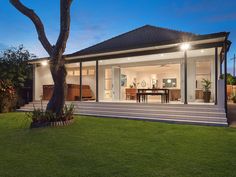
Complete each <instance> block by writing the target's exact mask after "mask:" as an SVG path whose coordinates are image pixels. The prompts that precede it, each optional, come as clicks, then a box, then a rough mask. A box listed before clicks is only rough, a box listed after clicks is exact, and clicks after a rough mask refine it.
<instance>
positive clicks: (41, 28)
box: [10, 0, 53, 56]
mask: <svg viewBox="0 0 236 177" xmlns="http://www.w3.org/2000/svg"><path fill="white" fill-rule="evenodd" d="M10 3H11V4H12V5H13V6H14V7H15V8H16V9H17V10H19V11H20V12H21V13H22V14H24V15H25V16H27V17H28V18H29V19H30V20H31V21H32V22H33V23H34V25H35V28H36V30H37V33H38V39H39V41H40V42H41V43H42V45H43V47H44V49H45V50H46V51H47V53H48V54H49V56H51V55H52V51H53V47H52V45H51V44H50V42H49V41H48V39H47V37H46V34H45V31H44V26H43V23H42V21H41V20H40V18H39V17H38V15H37V14H36V13H35V12H34V11H33V10H32V9H29V8H27V7H26V6H24V5H23V4H22V3H21V2H20V1H19V0H10Z"/></svg>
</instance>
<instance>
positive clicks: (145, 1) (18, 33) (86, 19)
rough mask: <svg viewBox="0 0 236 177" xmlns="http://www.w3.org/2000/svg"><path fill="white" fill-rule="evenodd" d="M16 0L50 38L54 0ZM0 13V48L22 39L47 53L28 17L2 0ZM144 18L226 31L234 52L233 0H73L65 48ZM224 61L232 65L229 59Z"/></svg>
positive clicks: (55, 23) (55, 20)
mask: <svg viewBox="0 0 236 177" xmlns="http://www.w3.org/2000/svg"><path fill="white" fill-rule="evenodd" d="M22 2H23V3H24V4H25V5H27V6H28V7H30V8H32V9H34V10H35V11H36V13H37V14H38V15H39V16H40V17H41V19H42V21H43V22H44V24H45V29H46V33H47V36H48V38H49V40H50V42H51V43H55V41H56V39H57V37H58V32H59V2H60V0H22ZM0 19H1V21H0V24H1V25H0V50H1V49H4V48H6V47H9V46H18V45H19V44H24V46H25V47H26V48H27V49H29V50H30V52H31V53H34V54H36V55H37V56H38V57H43V56H47V53H46V52H45V51H44V49H43V48H42V46H41V44H40V43H39V41H38V39H37V34H36V31H35V29H34V26H33V24H32V22H31V21H30V20H29V19H28V18H26V17H25V16H23V15H21V14H20V13H19V12H18V11H17V10H16V9H14V8H13V7H12V6H11V4H10V3H9V1H8V0H0ZM146 24H150V25H155V26H160V27H166V28H171V29H176V30H181V31H187V32H193V33H197V34H206V33H215V32H221V31H227V32H231V34H230V40H231V41H232V43H233V44H232V46H231V49H230V52H229V55H228V58H232V57H233V54H234V53H236V0H224V1H222V0H74V1H73V4H72V9H71V33H70V38H69V41H68V45H67V49H66V53H73V52H76V51H78V50H80V49H82V48H85V47H88V46H90V45H93V44H96V43H98V42H101V41H103V40H105V39H108V38H110V37H113V36H116V35H118V34H121V33H123V32H127V31H129V30H132V29H134V28H137V27H140V26H143V25H146ZM229 64H230V65H231V66H229V69H232V62H230V63H229Z"/></svg>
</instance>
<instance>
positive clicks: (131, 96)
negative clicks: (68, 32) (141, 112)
mask: <svg viewBox="0 0 236 177" xmlns="http://www.w3.org/2000/svg"><path fill="white" fill-rule="evenodd" d="M136 92H137V89H136V88H126V89H125V96H126V100H136Z"/></svg>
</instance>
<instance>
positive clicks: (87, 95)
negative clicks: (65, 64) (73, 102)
mask: <svg viewBox="0 0 236 177" xmlns="http://www.w3.org/2000/svg"><path fill="white" fill-rule="evenodd" d="M82 101H96V61H89V62H83V64H82Z"/></svg>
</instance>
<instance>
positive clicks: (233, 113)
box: [228, 102, 236, 128]
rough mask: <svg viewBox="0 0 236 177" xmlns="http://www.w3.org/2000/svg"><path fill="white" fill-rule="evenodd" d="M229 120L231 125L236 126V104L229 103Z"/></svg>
mask: <svg viewBox="0 0 236 177" xmlns="http://www.w3.org/2000/svg"><path fill="white" fill-rule="evenodd" d="M228 120H229V126H230V127H235V128H236V104H234V103H232V102H231V103H228Z"/></svg>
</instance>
